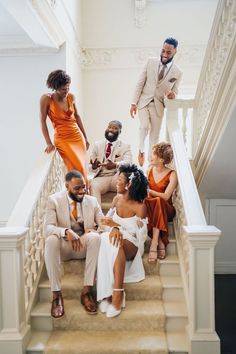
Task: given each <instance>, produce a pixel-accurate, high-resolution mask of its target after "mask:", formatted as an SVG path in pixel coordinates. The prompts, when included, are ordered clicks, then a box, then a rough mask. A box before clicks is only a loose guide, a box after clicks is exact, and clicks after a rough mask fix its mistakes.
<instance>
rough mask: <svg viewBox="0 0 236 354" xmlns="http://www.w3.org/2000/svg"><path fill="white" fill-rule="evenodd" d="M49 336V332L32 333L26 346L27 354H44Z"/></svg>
mask: <svg viewBox="0 0 236 354" xmlns="http://www.w3.org/2000/svg"><path fill="white" fill-rule="evenodd" d="M50 336H51V332H50V331H48V332H47V331H32V332H31V339H30V342H29V344H28V346H27V350H26V353H27V354H44V350H45V348H46V345H47V342H48V340H49V338H50Z"/></svg>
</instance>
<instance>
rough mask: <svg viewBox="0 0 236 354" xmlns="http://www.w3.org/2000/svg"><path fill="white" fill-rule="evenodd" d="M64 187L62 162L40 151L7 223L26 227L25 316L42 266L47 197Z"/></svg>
mask: <svg viewBox="0 0 236 354" xmlns="http://www.w3.org/2000/svg"><path fill="white" fill-rule="evenodd" d="M63 186H64V164H63V161H62V159H61V157H60V155H59V154H58V153H57V152H54V153H51V154H49V155H47V154H43V155H42V156H41V158H40V160H39V161H38V163H37V165H36V167H35V169H34V170H33V171H32V174H31V176H30V178H29V180H28V181H27V183H26V185H25V187H24V189H23V191H22V193H21V195H20V197H19V199H18V201H17V203H16V205H15V208H14V209H13V212H12V214H11V216H10V218H9V221H8V223H7V226H8V227H19V226H21V227H27V228H28V231H27V233H26V238H25V252H24V254H23V255H22V257H23V260H24V286H25V306H24V307H25V310H26V319H27V320H28V319H29V316H30V311H31V307H32V304H33V301H34V297H35V294H36V292H37V285H38V282H39V278H40V275H41V272H42V269H43V265H44V239H45V237H44V232H43V219H44V214H45V208H46V203H47V200H48V196H49V195H50V194H52V193H54V192H56V191H59V190H61V189H62V188H63Z"/></svg>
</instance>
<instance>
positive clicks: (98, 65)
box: [82, 0, 217, 156]
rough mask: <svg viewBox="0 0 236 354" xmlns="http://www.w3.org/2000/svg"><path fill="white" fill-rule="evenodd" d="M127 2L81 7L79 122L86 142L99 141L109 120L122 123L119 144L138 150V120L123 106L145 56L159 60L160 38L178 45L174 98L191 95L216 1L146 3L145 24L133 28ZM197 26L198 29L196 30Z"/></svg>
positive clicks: (107, 1)
mask: <svg viewBox="0 0 236 354" xmlns="http://www.w3.org/2000/svg"><path fill="white" fill-rule="evenodd" d="M134 3H135V2H134V1H133V0H119V1H117V0H100V1H94V0H86V1H83V2H82V13H83V17H82V25H83V42H82V43H83V48H84V49H85V50H84V58H83V59H84V61H83V64H84V75H83V77H84V118H85V121H86V125H87V126H88V129H89V130H88V135H89V138H90V141H91V142H93V141H94V140H98V139H100V138H101V137H103V133H104V128H105V126H106V124H107V122H108V121H109V120H111V119H120V120H121V121H122V123H123V124H124V128H123V132H122V140H124V141H129V142H130V143H132V146H133V152H134V155H135V156H136V155H137V150H138V125H139V124H138V120H137V119H136V120H135V121H132V120H131V118H130V117H129V107H130V103H131V101H132V94H133V91H134V86H135V84H136V81H137V79H138V76H139V74H140V72H141V70H142V67H143V66H144V64H145V62H146V60H147V58H148V57H149V56H156V55H159V52H160V48H161V46H162V43H163V41H164V39H165V38H166V37H168V36H174V37H176V38H177V39H178V40H179V49H178V54H177V55H176V60H175V62H176V63H177V64H178V65H179V66H180V67H181V68H182V70H183V72H184V77H183V81H182V84H181V87H180V95H193V94H194V92H195V89H196V85H197V80H198V77H199V73H200V69H201V65H202V61H203V56H204V51H205V47H206V43H207V40H208V37H209V33H210V29H211V25H212V20H213V17H214V13H215V9H216V5H217V0H199V1H190V0H188V1H187V0H186V1H181V0H179V1H168V0H166V1H164V0H161V1H160V0H159V1H155V0H152V1H151V0H147V2H146V3H147V7H146V9H145V11H144V12H143V15H144V16H145V17H146V24H145V25H144V26H143V27H141V28H138V27H137V26H136V25H135V9H134ZM199 24H201V25H199Z"/></svg>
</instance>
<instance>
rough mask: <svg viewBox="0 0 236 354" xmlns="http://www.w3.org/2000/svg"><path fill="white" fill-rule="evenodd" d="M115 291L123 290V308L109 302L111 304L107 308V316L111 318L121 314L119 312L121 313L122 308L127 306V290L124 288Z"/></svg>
mask: <svg viewBox="0 0 236 354" xmlns="http://www.w3.org/2000/svg"><path fill="white" fill-rule="evenodd" d="M113 291H123V299H122V304H121V308H120V309H119V310H117V309H116V308H115V306H114V305H112V304H109V306H108V308H107V314H106V316H107V317H109V318H111V317H116V316H119V314H120V313H121V309H122V308H124V307H125V291H124V289H113Z"/></svg>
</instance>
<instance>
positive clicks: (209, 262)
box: [165, 100, 221, 354]
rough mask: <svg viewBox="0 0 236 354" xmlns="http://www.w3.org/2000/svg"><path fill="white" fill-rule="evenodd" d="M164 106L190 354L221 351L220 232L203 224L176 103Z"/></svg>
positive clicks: (206, 353) (169, 101) (167, 101)
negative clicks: (216, 293)
mask: <svg viewBox="0 0 236 354" xmlns="http://www.w3.org/2000/svg"><path fill="white" fill-rule="evenodd" d="M175 101H176V100H175ZM191 104H192V105H193V104H194V103H193V102H192V103H191ZM165 106H166V121H167V131H168V135H169V139H170V142H171V145H172V148H173V152H174V162H175V168H176V172H177V175H178V188H177V193H176V196H175V198H174V205H175V208H176V217H175V220H174V228H175V234H176V242H177V249H178V254H179V260H180V268H181V275H182V279H183V284H184V294H185V299H186V303H187V309H188V317H189V327H188V333H189V341H190V343H189V347H190V353H191V354H199V353H204V354H220V340H219V337H218V336H217V334H216V332H215V326H214V323H215V312H214V304H215V302H214V248H215V245H216V243H217V241H218V239H219V236H220V233H221V232H220V230H218V229H217V228H215V227H214V226H208V225H207V224H206V220H205V216H204V213H203V209H202V205H201V202H200V198H199V194H198V191H197V187H196V183H195V180H194V177H193V174H192V170H191V166H190V163H189V158H188V155H187V151H186V145H185V142H184V139H183V132H182V130H181V129H180V127H179V123H178V109H177V107H178V103H177V102H174V101H171V100H165Z"/></svg>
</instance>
